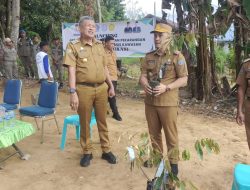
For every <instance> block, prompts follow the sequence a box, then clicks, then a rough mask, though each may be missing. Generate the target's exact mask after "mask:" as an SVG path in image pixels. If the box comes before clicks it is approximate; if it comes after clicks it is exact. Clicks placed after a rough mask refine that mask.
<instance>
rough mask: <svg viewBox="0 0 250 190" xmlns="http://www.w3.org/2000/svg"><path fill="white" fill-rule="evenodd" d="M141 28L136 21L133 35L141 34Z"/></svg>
mask: <svg viewBox="0 0 250 190" xmlns="http://www.w3.org/2000/svg"><path fill="white" fill-rule="evenodd" d="M140 32H141V27H140V26H138V21H135V26H134V27H133V33H140Z"/></svg>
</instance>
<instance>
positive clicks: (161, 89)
mask: <svg viewBox="0 0 250 190" xmlns="http://www.w3.org/2000/svg"><path fill="white" fill-rule="evenodd" d="M169 90H170V87H169V86H167V85H164V84H162V83H160V85H158V86H156V87H155V88H154V89H153V93H154V95H155V96H159V95H160V94H162V93H164V92H166V91H169Z"/></svg>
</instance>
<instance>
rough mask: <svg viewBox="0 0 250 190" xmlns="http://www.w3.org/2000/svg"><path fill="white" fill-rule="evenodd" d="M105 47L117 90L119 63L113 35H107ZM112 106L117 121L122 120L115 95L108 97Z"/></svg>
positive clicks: (111, 75) (110, 73)
mask: <svg viewBox="0 0 250 190" xmlns="http://www.w3.org/2000/svg"><path fill="white" fill-rule="evenodd" d="M104 42H105V43H104V47H105V52H106V55H107V60H108V64H107V66H108V70H109V75H110V79H111V81H112V83H113V86H114V89H115V91H116V87H117V80H118V72H117V65H116V59H117V56H116V53H115V51H114V50H113V49H114V47H115V39H114V38H113V37H112V36H107V37H106V38H105V40H104ZM108 101H109V105H110V108H111V110H112V112H113V118H114V119H116V120H117V121H121V120H122V118H121V116H120V114H119V112H118V108H117V106H116V98H115V96H113V97H109V98H108Z"/></svg>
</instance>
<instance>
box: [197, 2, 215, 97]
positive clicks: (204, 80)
mask: <svg viewBox="0 0 250 190" xmlns="http://www.w3.org/2000/svg"><path fill="white" fill-rule="evenodd" d="M203 6H204V5H203V4H202V3H201V4H200V8H199V12H198V14H199V34H200V38H199V47H198V53H197V56H198V57H197V61H198V65H197V75H198V76H197V79H198V81H197V82H198V84H197V88H198V99H199V100H204V101H205V102H210V101H211V97H212V93H211V65H210V62H209V54H208V45H207V31H206V24H205V23H206V17H205V12H204V11H203V9H204V7H203Z"/></svg>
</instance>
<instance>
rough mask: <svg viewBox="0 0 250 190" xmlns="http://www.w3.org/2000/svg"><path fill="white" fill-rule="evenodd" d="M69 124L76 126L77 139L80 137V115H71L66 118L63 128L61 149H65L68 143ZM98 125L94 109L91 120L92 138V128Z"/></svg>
mask: <svg viewBox="0 0 250 190" xmlns="http://www.w3.org/2000/svg"><path fill="white" fill-rule="evenodd" d="M68 125H73V126H75V128H76V139H77V140H79V139H80V128H81V127H80V121H79V115H70V116H67V117H65V118H64V124H63V130H62V138H61V145H60V149H61V150H64V148H65V143H66V135H67V128H68ZM94 125H96V118H95V112H94V110H93V111H92V113H91V120H90V137H91V138H92V128H93V126H94Z"/></svg>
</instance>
